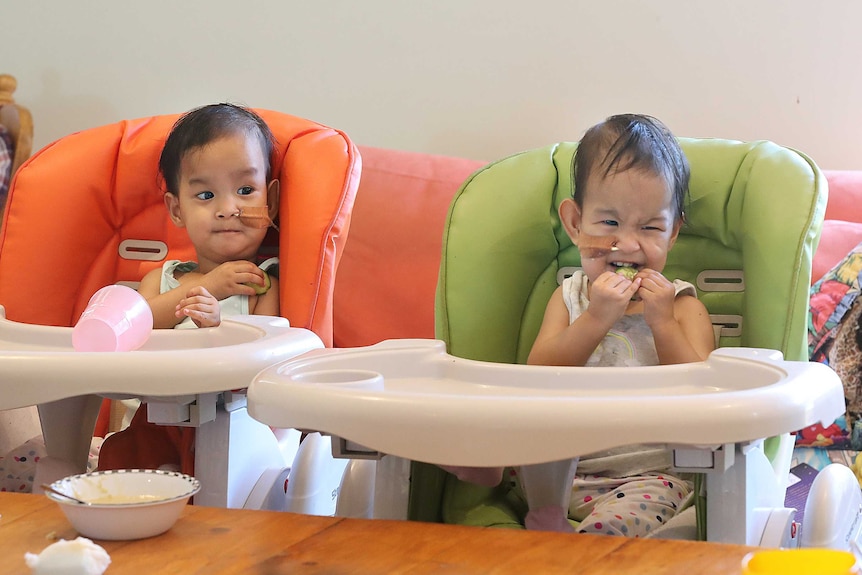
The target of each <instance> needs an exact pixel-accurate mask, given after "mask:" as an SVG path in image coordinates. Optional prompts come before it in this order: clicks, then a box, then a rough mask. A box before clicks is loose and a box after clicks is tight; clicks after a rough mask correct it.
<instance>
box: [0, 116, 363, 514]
mask: <svg viewBox="0 0 862 575" xmlns="http://www.w3.org/2000/svg"><path fill="white" fill-rule="evenodd" d="M257 112H258V113H259V114H260V115H261V116H262V117H263V119H264V120H265V121H266V122H267V123H268V124H269V126H270V128H271V130H272V132H273V134H274V136H275V138H276V140H277V152H276V155H277V157H276V158H275V159H274V161H273V177H275V178H279V179H280V180H281V190H282V192H281V197H280V205H279V212H278V219H277V224H278V227H279V229H280V232H277V231H276V230H275V229H270V232H269V235H268V236H267V239H266V241H265V242H264V246H263V248H262V250H263V251H269V252H271V254H272V255H275V254H277V255H279V257H280V272H279V280H280V281H279V285H280V295H279V297H280V306H281V315H282V316H284V318H287V320H288V321H289V326H288V325H287V322H285V321H283V320H277V319H276V320H273V318H267V319H266V320H265V321H258V322H257V324H259V325H258V326H257V327H255V324H254V322H252V324H250V325H244V326H242V327H241V326H239V325H236V324H235V323H234V322H232V321H229V320H225V322H223V324H222V326H220V327H219V328H211V329H212V330H221V329H222V327H225V326H227V328H228V332H229V331H230V330H234V331H235V332H236V333H239V334H240V335H241V337H246V335H243V334H246V332H248V330H251V329H252V328H254V329H253V331H252V332H250V333H253V334H258V333H262V332H263V331H267V330H269V331H273V332H276V331H277V332H279V333H281V332H288V331H289V332H290V334H288V336H289V338H288V339H290V338H293V339H292V340H291V342H292V343H291V342H288V344H283V343H282V344H279V345H280V347H279V348H278V349H260V348H259V346H258V348H250V349H251V351H248V352H245V351H244V352H243V353H244V355H243V358H244V359H248V360H249V365H248V366H246V367H245V368H244V369H245V370H246V371H242V370H237V371H236V373H237V374H239V375H238V376H237V377H238V378H237V379H236V380H235V383H234V382H231V385H230V386H228V387H225V388H224V389H219V390H218V391H219V392H225V393H199V391H200V390H201V389H203V387H202V386H203V385H204V383H205V382H204V383H201V384H194V385H192V384H191V383H190V381H185V380H184V379H183V375H182V374H181V373H167V374H165V373H161V372H160V370H159V363H160V362H161V359H160V358H161V357H162V355H160V354H164V353H169V350H171V351H175V350H176V346H177V345H185V344H178V343H177V342H179V341H180V340H179V339H171V338H175V337H176V336H178V335H179V333H174V334H169V333H165V334H162V333H157V332H153V334H152V336H151V337H150V342H152V341H154V340H159V338H162V339H161V340H159V341H164V342H166V343H158V342H157V343H156V345H157V347H159V348H160V349H162V351H160V352H158V353H153V354H152V355H150V356H147V355H146V353H147V350H148V348H147V345H149V342H148V344H146V345H145V346H144V347H142V348H141V350H138V351H136V352H123V353H116V354H101V355H102V356H104V357H100V358H99V361H100V364H101V365H102V366H103V368H102V371H108V370H111V369H116V370H117V371H116V373H114V374H113V378H112V379H113V381H110V382H107V381H104V380H105V379H106V378H105V377H104V375H103V374H94V377H93V378H91V379H90V381H89V383H86V384H83V383H80V382H77V380H76V381H75V382H72V381H71V380H72V377H73V376H71V375H70V376H69V377H68V378H67V377H66V376H65V373H66V371H67V369H68V370H71V371H74V370H76V369H77V368H76V367H75V366H76V365H77V364H78V363H79V359H80V357H81V356H82V355H83V354H77V355H75V354H74V352H72V353H71V354H66V353H64V352H65V351H70V350H68V349H67V348H69V347H70V346H69V345H68V343H67V340H68V338H69V336H70V332H71V327H70V326H74V324H75V323H76V321H77V320H78V318H79V317H80V315H81V313H82V311H83V310H84V308H85V307H86V305H87V302H88V300H89V298H90V297H91V296H92V295H93V294H94V293H95V292H96V291H97V290H98V289H99V288H101V287H103V286H106V285H110V284H115V283H121V284H125V285H130V286H132V287H136V285H137V283H138V282H139V281H140V279H141V278H142V277H143V276H144V274H146V273H147V272H148V271H149V270H151V269H153V268H155V267H158V266H161V264H162V262H163V261H164V260H165V259H180V260H190V259H194V250H193V248H192V245H191V243H190V242H189V240H188V238H187V236H186V233H185V231H184V230H182V229H178V228H176V226H174V225H173V223H171V221H170V219H169V218H168V214H167V210H166V209H165V207H164V203H163V200H162V193H161V190H160V188H159V184H158V158H159V155H160V153H161V149H162V146H163V144H164V141H165V139H166V137H167V135H168V133H169V131H170V129H171V127H172V126H173V124H174V122H175V121H176V120H177V118H178V117H179V115H164V116H155V117H151V118H142V119H137V120H129V121H122V122H118V123H115V124H111V125H107V126H102V127H99V128H94V129H89V130H85V131H82V132H78V133H75V134H72V135H69V136H66V137H64V138H61V139H60V140H58V141H56V142H54V143H53V144H51V145H49V146H47V147H45V148H44V149H42V150H41V151H40V152H38V153H37V154H36V155H34V156H33V157H32V158H31V159H30V160H29V161H27V162H26V163H25V164H24V165H23V166H22V167H21V169H20V170H19V171H18V172H17V174H16V176H15V179H14V181H13V182H12V185H11V188H10V191H9V195H8V203H7V206H6V211H5V215H4V218H3V224H2V231H0V306H2V308H0V320H2V321H3V324H4V326H7V327H10V326H11V327H12V328H15V329H21V328H23V324H28V325H29V324H38V325H39V326H57V327H55V328H43V330H44V331H37V332H34V333H36V335H34V336H33V337H34V339H35V340H36V341H37V343H40V344H41V343H43V342H49V341H51V342H53V341H55V340H56V341H58V342H60V343H58V344H57V345H58V346H59V347H60V348H64V346H65V349H61V350H60V351H59V352H57V350H56V349H53V350H50V351H49V353H46V354H45V356H44V358H42V359H44V360H45V362H41V361H39V360H40V357H41V356H40V354H38V353H35V354H33V353H32V352H30V351H27V350H25V351H22V352H20V354H19V359H28V360H30V361H33V363H32V364H31V365H38V364H39V363H41V364H42V365H43V366H44V365H45V363H46V362H53V361H57V362H58V363H57V370H56V377H53V378H51V380H52V381H51V382H45V381H44V378H41V379H39V378H36V377H32V378H31V377H29V376H27V381H23V380H21V379H20V377H23V376H20V375H16V374H17V372H15V369H12V368H11V366H12V364H13V363H15V362H13V361H11V360H9V359H7V360H5V361H4V360H3V359H2V358H0V373H3V374H4V375H3V378H2V379H3V381H4V385H3V387H4V388H6V389H4V390H3V393H0V409H11V408H16V407H22V406H27V405H34V404H38V408H39V415H40V419H41V424H42V431H43V435H44V439H45V444H46V448H47V453H48V458H51V459H55V460H59V461H62V462H65V463H66V464H67V465H66V467H65V469H66V470H67V471H70V472H75V473H77V472H83V471H84V470H85V467H86V462H87V455H88V450H89V447H90V439H91V437H92V435H93V429H94V425H95V422H96V418H97V415H98V413H99V410H100V406H101V405H102V402H103V398H104V397H105V396H109V397H111V396H113V397H130V396H139V397H140V396H143V397H144V398H146V399H145V401H149V403H148V406H149V408H150V409H149V415H150V420H151V421H152V420H153V419H155V420H157V421H158V422H160V423H166V424H170V425H175V426H186V427H187V431H186V432H185V433H183V434H182V435H183V437H184V438H185V439H184V441H191V440H193V438H194V433H195V431H196V432H197V439H196V441H197V448H196V450H195V455H194V457H195V465H194V467H195V470H196V471H195V474H196V475H198V477H199V478H201V480H202V483H205V485H204V489H203V490H202V491H201V494H199V496H198V497H197V498H196V502H197V503H203V504H211V505H219V506H228V507H241V506H243V505H246V499H247V498H248V497H249V494H250V490H251V485H250V484H249V481H251V484H253V483H254V479H255V477H256V475H255V474H257V475H259V473H258V472H257V471H253V472H252V475H253V477H251V480H249V477H248V475H247V474H248V472H247V471H243V472H242V477H235V475H236V473H239V472H236V473H234V471H232V470H231V471H228V470H226V469H224V467H225V466H228V467H231V466H232V467H237V466H242V465H245V464H249V465H254V464H255V462H254V461H251V459H253V456H251V455H248V454H240V455H236V456H235V454H234V448H243V449H244V448H245V447H244V446H242V445H240V446H236V445H229V446H228V450H227V453H226V454H225V453H224V451H225V442H231V441H232V440H233V439H235V431H232V430H231V424H233V425H234V427H236V426H237V425H240V424H239V423H238V422H239V421H240V420H241V421H242V422H243V423H242V424H241V425H240V427H243V429H244V428H245V427H248V426H251V427H254V426H258V427H261V428H262V429H264V430H265V432H264V435H268V436H270V439H266V441H271V440H272V441H274V439H272V438H273V437H274V436H273V434H272V433H271V432H269V429H268V428H266V426H262V425H260V424H258V423H257V422H254V421H253V420H250V418H248V417H247V415H246V410H245V395H244V391H236V390H237V389H238V388H239V389H241V388H245V386H246V385H248V383H249V382H250V379H251V376H252V375H253V374H254V373H255V372H256V371H257V370H258V369H260V368H261V367H263V366H265V365H267V362H268V361H271V360H273V359H275V358H276V357H280V356H285V355H286V356H290V355H293V354H296V353H301V352H303V351H307V350H308V349H313V348H318V347H323V346H324V345H325V346H331V345H332V293H333V288H334V282H335V270H336V268H337V266H338V263H339V259H340V257H341V253H342V250H343V246H344V242H345V241H346V238H347V232H348V228H349V221H350V214H351V210H352V207H353V202H354V197H355V194H356V189H357V187H358V183H359V174H360V171H361V158H360V156H359V153H358V151H357V150H356V147H355V146H354V145H353V143H352V142H351V141H350V139H349V138H348V137H347V135H346V134H344V133H343V132H340V131H338V130H335V129H332V128H329V127H326V126H323V125H320V124H317V123H315V122H312V121H309V120H305V119H302V118H297V117H294V116H290V115H288V114H284V113H280V112H274V111H268V110H257ZM3 308H5V319H4V318H2V309H3ZM246 317H253V316H246ZM258 319H259V318H258ZM58 328H60V329H58ZM297 328H298V329H297ZM34 329H35V328H34ZM243 330H245V331H243ZM157 331H158V332H170V331H172V330H157ZM193 331H200V332H201V334H200V335H199V336H192V337H204V332H206V331H207V330H193ZM228 332H219V331H213V332H212V333H213V334H223V333H228ZM28 333H29V332H28ZM267 333H269V332H267ZM58 334H59V335H58ZM13 337H14V338H15V339H18V340H21V339H22V338H21V337H17V336H13ZM28 337H29V336H28ZM219 337H221V335H212V339H211V341H217V340H219ZM248 337H251V338H252V339H253V338H255V337H257V335H251V336H248ZM282 337H283V336H282ZM64 338H65V339H64ZM166 338H167V339H166ZM68 341H70V340H68ZM189 341H191V340H189ZM201 341H202V342H203V343H202V345H203V346H205V347H206V346H213V345H214V346H218V345H220V344H218V343H215V344H213V343H207V342H206V341H204V340H201ZM226 341H233V340H231V338H230V337H227V340H226ZM195 345H197V344H196V343H192V344H191V346H192V347H194V346H195ZM13 347H14V346H13ZM237 349H240V348H237ZM242 349H245V348H242ZM209 351H214V352H215V353H214V354H213V355H210V356H207V355H206V354H204V355H197V356H195V355H191V354H193V353H196V352H194V351H189V349H186V353H187V354H189V355H187V362H189V363H193V364H196V365H197V368H198V369H199V368H201V366H203V365H206V364H207V362H209V363H210V365H211V368H212V369H213V370H215V371H218V372H220V373H229V372H231V369H232V367H231V366H230V365H229V361H224V362H223V363H224V364H225V365H221V363H222V357H220V356H219V355H218V350H217V349H216V350H209ZM55 352H56V353H55ZM28 354H29V355H28ZM109 356H110V357H109ZM126 357H128V360H129V362H128V363H123V362H124V361H125V359H124V358H126ZM141 357H143V358H145V359H144V360H143V361H144V363H143V364H139V365H138V366H137V367H136V364H135V363H134V362H135V361H137V360H139V359H140V358H141ZM36 362H38V363H36ZM255 362H257V363H255ZM18 363H19V364H20V363H21V362H18ZM4 366H6V367H4ZM136 370H139V371H136ZM43 371H44V370H41V368H40V372H43ZM28 373H30V372H28ZM76 373H77V372H76ZM141 375H144V376H147V375H149V376H150V379H151V380H152V382H153V387H152V389H159V385H161V387H162V388H165V384H166V382H169V384H170V385H169V386H167V387H168V388H170V392H169V393H165V391H164V389H161V390H160V391H158V392H154V393H156V395H158V397H150V396H147V395H146V393H147V391H148V390H149V389H150V388H149V387H147V389H140V387H141V386H142V385H143V384H139V383H135V384H133V383H128V384H126V382H130V381H131V380H132V379H134V378H136V377H138V378H140V376H141ZM95 376H98V377H95ZM108 379H111V378H108ZM31 380H32V381H31ZM157 380H161V381H157ZM187 384H188V385H187ZM136 385H137V386H139V387H135V386H136ZM133 387H135V389H134V390H133V389H132V388H133ZM73 388H74V389H73ZM229 389H233V390H234V391H232V392H231V391H226V390H229ZM208 391H213V390H211V389H208ZM83 392H86V393H83ZM111 394H113V395H111ZM165 396H168V397H165ZM156 407H157V408H156ZM238 418H239V419H238ZM222 420H224V422H223V423H224V425H216V424H217V423H219V422H220V421H222ZM249 422H250V423H249ZM195 428H197V429H195ZM264 439H265V438H264ZM297 441H298V440H297ZM234 443H236V442H235V441H234ZM244 443H248V442H244ZM204 446H205V447H204ZM213 450H217V451H216V452H217V453H218V455H216V454H214V453H213ZM264 465H265V466H266V465H267V464H266V463H265V462H264ZM287 465H290V462H287ZM246 466H247V465H246ZM61 467H62V466H61ZM184 467H187V466H185V465H184ZM37 475H38V474H37ZM203 475H207V476H212V477H213V478H214V479H213V480H212V481H210V482H209V485H207V481H205V480H204V477H203ZM280 477H281V478H282V479H281V482H282V484H283V483H284V480H283V477H284V475H283V473H282V474H281V475H280ZM37 479H38V477H37ZM275 481H276V482H277V481H278V477H277V478H276V479H275ZM237 482H241V483H243V485H242V486H238V487H235V486H234V485H233V484H236V483H237ZM208 487H209V489H208Z"/></svg>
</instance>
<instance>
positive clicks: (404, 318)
mask: <svg viewBox="0 0 862 575" xmlns="http://www.w3.org/2000/svg"><path fill="white" fill-rule="evenodd" d="M360 151H361V153H362V182H361V183H360V184H359V192H358V193H357V196H356V205H355V206H354V209H353V222H352V223H351V227H350V241H348V242H347V246H346V247H345V249H344V259H343V260H342V262H341V266H340V267H339V268H338V281H336V283H335V346H336V347H357V346H362V345H371V344H374V343H377V342H379V341H382V340H384V339H394V338H414V337H418V338H433V337H434V292H435V290H436V288H437V272H438V270H439V268H440V253H441V247H442V242H443V223H444V222H445V221H446V214H447V212H448V210H449V203H450V202H451V200H452V197H453V196H454V195H455V192H457V191H458V188H459V187H460V186H461V184H462V183H463V182H464V181H465V180H466V179H467V177H468V176H469V175H470V174H472V173H473V172H475V171H476V170H478V169H479V168H481V167H482V166H484V165H485V162H479V161H475V160H465V159H462V158H451V157H445V156H435V155H431V154H420V153H416V152H405V151H399V150H386V149H381V148H373V147H368V146H361V147H360Z"/></svg>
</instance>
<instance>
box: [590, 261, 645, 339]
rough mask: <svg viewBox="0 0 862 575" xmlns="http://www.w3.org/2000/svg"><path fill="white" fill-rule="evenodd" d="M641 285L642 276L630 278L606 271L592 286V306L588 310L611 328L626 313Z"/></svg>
mask: <svg viewBox="0 0 862 575" xmlns="http://www.w3.org/2000/svg"><path fill="white" fill-rule="evenodd" d="M640 285H641V280H640V278H635V279H634V280H630V279H628V278H626V277H625V276H623V275H621V274H617V273H614V272H604V273H603V274H602V275H600V276H599V277H598V278H596V281H595V282H594V283H593V284H592V286H590V306H589V308H588V309H587V311H588V312H589V313H590V315H592V316H593V317H595V318H597V319H599V320H600V321H602V322H603V323H606V324H607V325H608V329H610V326H612V325H613V324H614V323H616V321H617V320H618V319H620V318H621V317H622V316H623V314H625V312H626V308H627V307H628V305H629V302H630V301H631V299H632V297H634V295H635V293H637V291H638V288H639V287H640Z"/></svg>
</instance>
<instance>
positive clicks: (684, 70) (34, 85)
mask: <svg viewBox="0 0 862 575" xmlns="http://www.w3.org/2000/svg"><path fill="white" fill-rule="evenodd" d="M0 21H2V23H3V26H2V28H3V35H4V41H3V42H2V45H0V71H4V72H9V73H13V74H15V75H16V76H17V77H18V79H19V89H18V99H19V100H20V101H21V102H22V103H25V104H27V105H28V106H29V107H30V108H31V110H32V112H33V115H34V118H35V123H36V142H35V144H36V146H37V147H41V146H42V145H45V144H47V143H49V142H50V141H52V140H54V139H56V138H58V137H60V136H63V135H65V134H67V133H70V132H72V131H75V130H79V129H82V128H87V127H91V126H95V125H100V124H105V123H109V122H113V121H116V120H119V119H123V118H134V117H139V116H147V115H152V114H160V113H168V112H180V111H183V110H186V109H189V108H191V107H194V106H197V105H200V104H204V103H209V102H213V101H222V100H229V101H234V102H240V103H244V104H247V105H251V106H255V107H264V108H275V109H280V110H283V111H288V112H291V113H294V114H296V115H300V116H305V117H308V118H311V119H314V120H317V121H320V122H323V123H326V124H329V125H332V126H335V127H338V128H341V129H344V130H346V131H347V132H348V134H350V135H351V137H352V138H353V139H354V140H355V141H356V142H357V143H359V144H367V145H376V146H382V147H392V148H400V149H405V150H414V151H424V152H434V153H441V154H449V155H460V156H466V157H471V158H475V159H494V158H497V157H501V156H503V155H506V154H509V153H513V152H516V151H519V150H522V149H526V148H530V147H534V146H541V145H545V144H547V143H550V142H553V141H557V140H576V139H578V138H579V137H580V135H581V133H582V132H583V130H584V129H585V128H587V127H588V126H589V125H590V124H592V123H594V122H596V121H597V120H599V119H601V118H602V117H604V116H606V115H609V114H612V113H617V112H623V111H640V112H645V113H650V114H653V115H656V116H658V117H660V118H662V119H663V120H665V121H666V122H667V123H668V125H669V126H670V127H671V129H673V130H674V131H675V132H676V133H677V134H679V135H685V136H697V137H705V136H714V137H727V138H737V139H743V140H751V139H771V140H774V141H776V142H778V143H781V144H784V145H788V146H792V147H795V148H798V149H800V150H802V151H804V152H806V153H808V154H809V155H811V156H812V157H813V158H814V159H815V161H817V162H818V164H820V166H821V167H824V168H831V169H846V168H857V169H862V136H860V134H862V130H860V128H862V69H860V68H862V65H861V64H860V62H862V58H860V54H862V34H860V33H859V31H858V30H859V25H860V22H862V3H859V2H856V1H855V0H830V1H828V2H819V3H818V2H810V1H807V0H784V1H781V2H779V1H776V0H764V1H760V2H757V1H755V2H752V1H750V0H726V1H723V2H716V1H714V0H711V1H706V0H663V1H656V2H641V1H635V0H608V1H604V0H602V1H595V0H547V1H543V0H536V1H534V2H516V1H513V0H475V1H471V0H353V1H348V0H339V1H326V0H319V1H314V0H270V1H267V2H263V1H257V0H249V1H248V2H245V3H240V2H236V1H226V0H144V1H138V2H126V1H123V0H118V1H117V0H88V1H86V2H65V1H61V0H44V1H39V2H34V1H26V0H0Z"/></svg>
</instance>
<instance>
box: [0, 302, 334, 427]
mask: <svg viewBox="0 0 862 575" xmlns="http://www.w3.org/2000/svg"><path fill="white" fill-rule="evenodd" d="M72 329H73V328H71V327H55V326H41V325H31V324H24V323H19V322H13V321H9V320H7V319H6V312H5V310H4V309H3V308H2V306H0V382H2V383H0V410H5V409H14V408H17V407H26V406H31V405H38V404H40V403H47V402H51V401H55V400H59V399H65V398H70V397H76V396H81V395H88V394H101V395H117V396H127V397H130V396H144V397H148V398H158V397H165V398H167V397H177V396H183V395H194V394H202V393H217V392H222V391H226V390H230V389H237V388H243V387H245V386H247V385H248V383H249V382H250V381H251V380H252V378H253V377H254V375H255V374H256V373H257V372H258V371H260V370H261V369H263V368H264V367H266V366H268V365H272V364H273V363H276V362H279V361H282V360H285V359H287V358H290V357H295V356H297V355H299V354H302V353H304V352H307V351H309V350H312V349H317V348H322V347H323V343H322V342H321V341H320V338H318V337H317V336H316V335H315V334H314V333H313V332H311V331H309V330H306V329H301V328H292V327H290V324H289V322H288V321H287V320H286V319H284V318H280V317H267V316H250V315H249V316H234V317H231V318H229V319H225V320H224V321H223V322H222V324H221V325H220V326H219V327H215V328H206V329H197V330H170V329H164V330H153V332H152V334H151V335H150V338H149V339H148V340H147V342H146V343H145V344H144V345H143V346H142V347H140V348H139V349H137V350H135V351H129V352H113V353H111V352H76V351H75V350H74V349H73V347H72Z"/></svg>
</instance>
